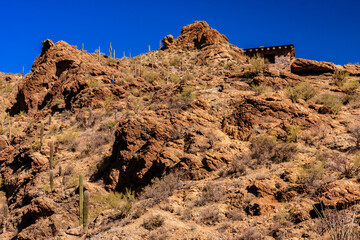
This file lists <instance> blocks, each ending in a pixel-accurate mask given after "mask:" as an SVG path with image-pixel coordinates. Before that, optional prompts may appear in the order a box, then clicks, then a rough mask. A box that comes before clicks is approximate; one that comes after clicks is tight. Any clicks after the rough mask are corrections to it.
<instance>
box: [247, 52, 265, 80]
mask: <svg viewBox="0 0 360 240" xmlns="http://www.w3.org/2000/svg"><path fill="white" fill-rule="evenodd" d="M247 61H248V63H250V65H251V68H250V73H253V74H255V75H257V74H259V73H262V72H263V71H264V69H265V61H264V58H262V57H261V56H260V55H256V56H254V57H251V58H248V59H247Z"/></svg>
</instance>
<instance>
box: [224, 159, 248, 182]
mask: <svg viewBox="0 0 360 240" xmlns="http://www.w3.org/2000/svg"><path fill="white" fill-rule="evenodd" d="M249 160H250V159H249V158H248V157H246V156H239V155H236V156H235V157H234V158H233V160H232V161H231V163H230V164H229V165H228V166H227V167H225V168H223V169H221V170H220V171H219V175H220V176H221V177H226V176H229V175H234V176H236V177H240V176H244V175H246V173H247V171H246V166H247V165H248V163H249Z"/></svg>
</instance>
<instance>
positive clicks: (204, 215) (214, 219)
mask: <svg viewBox="0 0 360 240" xmlns="http://www.w3.org/2000/svg"><path fill="white" fill-rule="evenodd" d="M198 217H199V222H201V223H203V224H206V225H214V224H216V223H218V222H219V221H220V219H221V212H220V210H219V209H218V208H217V207H216V206H212V205H210V206H207V207H205V208H204V209H202V210H201V211H200V213H199V216H198Z"/></svg>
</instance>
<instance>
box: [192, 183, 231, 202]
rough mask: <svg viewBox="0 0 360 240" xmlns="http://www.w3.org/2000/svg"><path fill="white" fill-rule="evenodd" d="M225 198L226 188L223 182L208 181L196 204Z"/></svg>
mask: <svg viewBox="0 0 360 240" xmlns="http://www.w3.org/2000/svg"><path fill="white" fill-rule="evenodd" d="M224 198H225V189H224V187H223V186H222V185H221V184H215V183H208V184H206V185H205V186H204V188H203V189H202V192H201V194H200V196H199V198H198V199H197V200H196V202H195V205H196V206H204V205H206V204H207V203H209V202H219V201H221V200H223V199H224Z"/></svg>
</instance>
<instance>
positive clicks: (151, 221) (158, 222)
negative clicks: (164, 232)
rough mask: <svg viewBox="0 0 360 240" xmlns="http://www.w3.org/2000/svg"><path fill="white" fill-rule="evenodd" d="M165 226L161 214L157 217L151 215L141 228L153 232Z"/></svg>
mask: <svg viewBox="0 0 360 240" xmlns="http://www.w3.org/2000/svg"><path fill="white" fill-rule="evenodd" d="M163 224H164V217H163V216H161V215H160V214H157V215H151V216H150V217H148V218H145V219H144V221H143V223H142V224H141V226H143V227H144V228H145V229H147V230H149V231H151V230H154V229H156V228H158V227H161V226H162V225H163Z"/></svg>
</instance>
